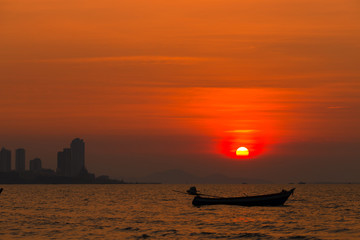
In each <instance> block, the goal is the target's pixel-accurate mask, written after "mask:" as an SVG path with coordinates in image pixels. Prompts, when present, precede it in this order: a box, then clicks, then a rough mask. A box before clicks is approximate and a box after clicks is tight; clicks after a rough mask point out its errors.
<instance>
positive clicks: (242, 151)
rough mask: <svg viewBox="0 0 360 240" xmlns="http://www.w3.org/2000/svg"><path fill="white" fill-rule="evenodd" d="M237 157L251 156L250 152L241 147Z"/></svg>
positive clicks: (237, 151)
mask: <svg viewBox="0 0 360 240" xmlns="http://www.w3.org/2000/svg"><path fill="white" fill-rule="evenodd" d="M236 156H249V150H248V149H247V148H246V147H239V148H238V149H237V150H236Z"/></svg>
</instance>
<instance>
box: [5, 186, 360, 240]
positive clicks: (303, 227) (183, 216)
mask: <svg viewBox="0 0 360 240" xmlns="http://www.w3.org/2000/svg"><path fill="white" fill-rule="evenodd" d="M191 186H192V185H189V184H184V185H180V184H176V185H166V184H117V185H115V184H114V185H1V186H0V187H2V188H4V191H3V192H2V193H1V194H0V239H313V240H314V239H341V240H345V239H360V185H358V184H342V185H335V184H319V185H317V184H289V185H275V184H266V185H259V184H238V185H200V184H199V185H195V186H196V188H197V189H198V190H200V191H201V192H202V193H206V194H211V195H219V196H245V195H256V194H266V193H275V192H280V191H281V190H282V189H285V190H289V189H291V188H296V190H295V192H294V195H293V196H290V198H289V200H288V201H287V202H286V203H285V205H284V206H279V207H242V206H224V205H215V206H203V207H195V206H193V205H192V203H191V202H192V199H193V197H192V196H189V195H186V194H182V193H179V192H175V191H180V192H185V191H186V190H187V189H188V188H189V187H191ZM174 190H175V191H174Z"/></svg>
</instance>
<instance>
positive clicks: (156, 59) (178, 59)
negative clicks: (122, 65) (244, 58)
mask: <svg viewBox="0 0 360 240" xmlns="http://www.w3.org/2000/svg"><path fill="white" fill-rule="evenodd" d="M210 60H214V58H203V57H189V56H151V55H150V56H113V57H81V58H71V57H70V58H48V59H32V60H27V61H26V62H39V63H97V62H146V63H188V62H202V61H210Z"/></svg>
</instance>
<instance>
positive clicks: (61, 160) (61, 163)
mask: <svg viewBox="0 0 360 240" xmlns="http://www.w3.org/2000/svg"><path fill="white" fill-rule="evenodd" d="M56 173H57V174H59V175H61V176H65V157H64V151H61V152H58V153H57V168H56Z"/></svg>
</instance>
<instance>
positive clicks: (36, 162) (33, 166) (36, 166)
mask: <svg viewBox="0 0 360 240" xmlns="http://www.w3.org/2000/svg"><path fill="white" fill-rule="evenodd" d="M38 170H41V160H40V158H34V159H33V160H30V171H38Z"/></svg>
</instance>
